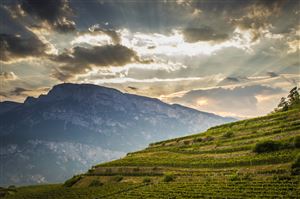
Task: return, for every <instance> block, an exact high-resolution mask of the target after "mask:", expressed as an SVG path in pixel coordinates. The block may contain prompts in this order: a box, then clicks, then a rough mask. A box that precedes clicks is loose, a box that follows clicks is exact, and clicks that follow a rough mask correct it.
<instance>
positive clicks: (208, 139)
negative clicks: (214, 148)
mask: <svg viewBox="0 0 300 199" xmlns="http://www.w3.org/2000/svg"><path fill="white" fill-rule="evenodd" d="M214 139H215V138H214V137H212V136H207V137H206V138H203V141H205V142H209V141H212V140H214Z"/></svg>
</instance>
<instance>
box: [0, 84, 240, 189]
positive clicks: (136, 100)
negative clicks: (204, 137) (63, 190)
mask: <svg viewBox="0 0 300 199" xmlns="http://www.w3.org/2000/svg"><path fill="white" fill-rule="evenodd" d="M5 104H6V105H5ZM7 104H8V102H5V103H0V108H1V111H0V112H2V113H1V114H0V139H1V150H0V151H1V153H0V156H1V163H0V166H1V168H2V171H3V172H2V174H1V178H0V184H2V185H8V184H17V185H20V184H33V183H53V182H61V181H64V180H65V179H66V178H68V177H70V176H71V175H73V174H74V173H79V172H83V171H85V170H86V169H88V168H89V167H90V166H91V165H93V164H96V163H98V162H104V161H109V160H112V159H116V158H120V157H122V156H124V155H125V154H126V153H127V152H130V151H134V150H138V149H141V148H144V147H145V146H147V144H148V143H150V142H154V141H159V140H164V139H168V138H173V137H178V136H183V135H187V134H191V133H196V132H200V131H203V130H206V129H207V128H209V127H211V126H214V125H218V124H222V123H226V122H230V121H233V120H234V119H232V118H224V117H220V116H217V115H214V114H211V113H206V112H200V111H197V110H194V109H191V108H187V107H183V106H180V105H170V104H166V103H163V102H162V101H160V100H158V99H153V98H148V97H143V96H138V95H132V94H127V93H122V92H120V91H118V90H115V89H111V88H106V87H101V86H96V85H91V84H69V83H65V84H60V85H56V86H54V87H53V88H52V89H51V90H50V91H49V93H48V94H47V95H41V96H39V97H38V98H33V97H28V98H27V99H26V100H25V102H24V103H22V104H14V103H10V104H11V105H10V106H8V105H7ZM2 107H6V108H5V109H2ZM7 107H9V108H7ZM53 174H55V175H53Z"/></svg>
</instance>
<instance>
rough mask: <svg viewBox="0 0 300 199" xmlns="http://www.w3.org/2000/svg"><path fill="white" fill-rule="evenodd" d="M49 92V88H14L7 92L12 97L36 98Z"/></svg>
mask: <svg viewBox="0 0 300 199" xmlns="http://www.w3.org/2000/svg"><path fill="white" fill-rule="evenodd" d="M49 90H50V88H49V87H39V88H34V89H29V88H23V87H15V88H14V89H13V90H11V91H10V92H9V95H11V96H12V95H13V96H23V97H27V96H34V97H37V96H39V95H40V94H44V93H46V92H48V91H49Z"/></svg>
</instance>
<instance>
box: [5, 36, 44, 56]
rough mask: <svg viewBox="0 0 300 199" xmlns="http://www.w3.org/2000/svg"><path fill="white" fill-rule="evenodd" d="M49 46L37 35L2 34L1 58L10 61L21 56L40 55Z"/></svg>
mask: <svg viewBox="0 0 300 199" xmlns="http://www.w3.org/2000/svg"><path fill="white" fill-rule="evenodd" d="M46 48H47V46H46V45H45V44H44V43H43V42H41V41H40V40H39V39H38V38H37V37H35V36H31V37H23V36H20V35H10V34H0V60H1V61H4V62H9V61H11V60H13V61H15V60H16V59H19V58H26V57H40V56H42V55H44V52H45V50H46Z"/></svg>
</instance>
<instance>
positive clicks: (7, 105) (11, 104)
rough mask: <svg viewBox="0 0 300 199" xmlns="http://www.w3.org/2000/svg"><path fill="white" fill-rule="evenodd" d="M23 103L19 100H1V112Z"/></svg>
mask: <svg viewBox="0 0 300 199" xmlns="http://www.w3.org/2000/svg"><path fill="white" fill-rule="evenodd" d="M20 104H21V103H18V102H10V101H4V102H0V114H2V113H5V112H7V111H10V110H12V109H14V108H16V107H18V106H19V105H20Z"/></svg>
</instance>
